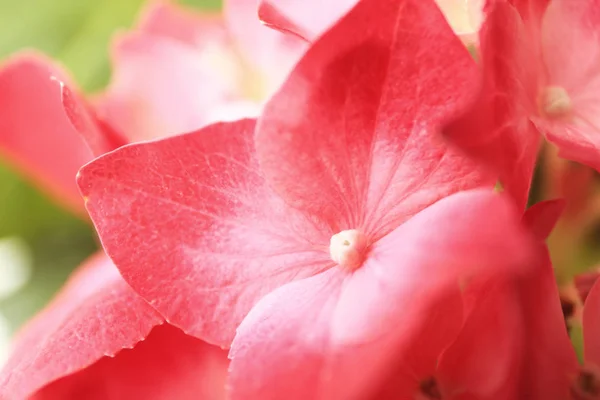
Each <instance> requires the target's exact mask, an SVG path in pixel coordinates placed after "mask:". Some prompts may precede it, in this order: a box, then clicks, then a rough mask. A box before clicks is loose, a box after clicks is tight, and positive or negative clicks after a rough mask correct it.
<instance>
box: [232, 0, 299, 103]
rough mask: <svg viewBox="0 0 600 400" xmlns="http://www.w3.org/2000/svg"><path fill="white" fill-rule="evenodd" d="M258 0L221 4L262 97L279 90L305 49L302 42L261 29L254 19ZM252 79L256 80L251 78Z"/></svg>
mask: <svg viewBox="0 0 600 400" xmlns="http://www.w3.org/2000/svg"><path fill="white" fill-rule="evenodd" d="M258 4H259V0H225V1H224V13H225V19H226V22H227V29H228V31H229V32H231V34H232V35H233V38H234V40H235V43H236V45H237V49H238V51H239V52H240V55H241V56H242V58H243V59H244V60H245V61H246V62H248V64H249V65H248V66H249V67H251V68H253V69H254V70H255V71H256V75H257V78H262V80H263V82H262V85H263V86H264V88H263V93H265V94H266V95H267V96H268V95H271V94H272V93H273V92H274V91H275V90H277V89H278V88H279V86H280V85H281V83H282V82H283V80H284V79H285V77H286V76H287V75H288V73H289V72H290V70H291V69H292V67H293V66H294V64H295V63H296V62H297V61H298V59H299V58H300V57H301V56H302V54H303V53H304V52H305V50H306V48H307V47H308V46H307V44H306V43H305V41H304V40H301V39H300V38H298V37H294V36H290V35H285V34H283V33H281V32H277V31H274V30H272V29H269V28H268V27H266V26H264V25H263V24H262V23H261V22H260V20H259V19H258ZM255 79H256V78H255Z"/></svg>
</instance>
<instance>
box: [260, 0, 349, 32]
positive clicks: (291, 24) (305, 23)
mask: <svg viewBox="0 0 600 400" xmlns="http://www.w3.org/2000/svg"><path fill="white" fill-rule="evenodd" d="M357 2H358V1H357V0H319V1H314V0H261V1H260V8H259V15H260V19H261V20H262V21H263V22H264V23H265V24H267V25H269V26H271V27H273V28H275V29H278V30H281V31H283V32H291V33H293V34H295V35H298V36H299V37H302V38H304V39H305V40H307V41H309V42H312V41H314V40H315V39H317V37H318V36H320V35H321V34H323V33H324V32H325V31H326V30H328V29H329V28H330V27H331V26H332V25H334V24H335V23H336V22H337V21H338V20H339V19H340V18H342V17H343V16H344V15H345V14H346V13H347V12H348V11H350V10H351V9H352V7H354V6H355V5H356V3H357Z"/></svg>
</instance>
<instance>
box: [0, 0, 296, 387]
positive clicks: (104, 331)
mask: <svg viewBox="0 0 600 400" xmlns="http://www.w3.org/2000/svg"><path fill="white" fill-rule="evenodd" d="M249 4H250V3H248V2H243V1H242V2H239V1H237V2H236V1H232V2H230V8H229V12H230V14H232V18H238V19H237V21H238V22H239V23H240V25H242V24H243V23H244V21H240V20H239V16H240V12H241V13H245V14H244V15H246V17H247V21H253V18H252V16H251V14H248V13H247V6H248V5H249ZM240 7H246V8H240ZM147 15H148V17H147V19H146V22H145V24H144V27H143V33H136V34H133V35H132V36H131V39H123V42H121V43H125V42H127V43H135V44H136V45H137V44H138V43H140V42H137V40H138V39H134V38H138V37H139V38H141V39H139V40H141V41H142V42H143V44H144V45H146V46H149V48H150V49H164V48H168V49H172V48H177V46H179V47H184V49H185V51H187V52H189V53H191V52H192V51H193V49H192V48H191V45H190V46H188V47H189V48H187V47H185V46H184V45H183V44H181V43H182V42H184V41H185V40H186V38H188V39H189V40H192V38H195V37H197V36H198V34H199V32H200V30H201V29H207V27H206V25H203V24H199V22H201V21H202V18H200V17H196V16H191V17H190V16H189V15H188V14H186V13H183V12H181V11H178V10H176V9H174V8H173V6H169V5H157V6H154V7H153V8H151V9H150V10H149V11H148V14H147ZM215 23H217V22H216V21H215ZM218 26H219V28H218V29H220V30H221V31H223V29H224V28H223V27H222V26H221V23H220V22H219V23H218ZM245 26H248V27H249V26H257V27H258V28H260V25H259V24H258V22H256V24H255V25H248V24H246V25H245ZM175 28H177V29H175ZM215 29H217V28H215ZM252 29H254V28H252ZM252 29H250V28H248V29H247V30H246V31H245V32H246V33H253V32H254V31H253V30H252ZM262 30H263V32H266V33H265V37H266V38H270V39H268V40H271V41H272V44H269V43H271V42H269V41H268V40H267V39H264V40H263V39H261V38H262V37H263V36H262V34H259V33H257V34H256V35H257V36H256V37H253V39H252V40H253V43H254V44H255V46H254V47H253V48H252V49H246V51H248V52H249V53H251V54H252V55H255V56H257V57H258V59H257V61H256V63H257V65H258V64H259V61H260V60H262V62H263V64H261V65H263V66H264V65H266V63H267V61H270V59H269V58H268V53H269V52H268V51H267V52H266V55H263V54H262V53H260V54H259V53H257V52H256V51H255V50H258V49H261V46H263V45H264V46H266V47H265V48H266V49H273V50H272V52H273V53H272V54H275V55H281V56H283V54H284V52H283V50H282V49H285V46H283V45H282V46H283V47H282V46H279V44H278V43H279V42H278V40H279V39H277V38H282V37H283V36H282V35H281V34H279V33H276V32H271V31H270V30H269V29H267V28H264V27H263V28H262ZM209 32H212V31H210V30H209ZM223 32H224V31H223ZM257 32H258V30H257ZM186 34H189V37H188V36H186ZM169 35H171V36H169ZM153 40H154V41H153ZM228 40H229V39H228ZM282 40H283V41H284V42H285V43H287V41H288V39H282ZM180 42H181V43H180ZM165 43H167V44H168V45H166V44H165ZM265 43H266V44H265ZM163 45H164V46H163ZM267 45H268V46H267ZM132 46H133V45H132ZM269 46H271V47H269ZM134 47H135V46H134ZM144 49H145V48H144ZM201 50H202V49H196V50H195V51H197V52H198V54H199V58H200V59H201V60H200V64H202V62H204V61H202V60H203V59H202V56H201V53H202V52H201ZM169 51H170V50H169ZM173 51H174V50H173ZM226 51H231V50H230V48H226ZM269 51H271V50H269ZM124 52H125V55H126V56H127V57H129V56H131V57H133V58H134V59H135V57H138V56H139V57H142V54H140V53H135V51H134V52H133V53H134V54H132V53H128V52H127V51H125V50H124ZM184 53H185V52H184ZM161 54H162V55H164V54H163V53H161ZM127 57H125V59H124V60H121V61H122V62H120V63H119V66H118V68H117V69H119V68H122V69H126V70H130V71H137V72H138V73H140V72H142V70H141V69H139V67H140V64H137V65H136V64H135V62H134V61H135V60H129V59H127ZM261 57H263V58H264V59H263V58H261ZM158 61H159V60H154V62H156V63H158ZM160 61H164V60H160ZM169 61H172V62H173V68H179V67H182V63H183V62H184V61H185V60H182V59H180V58H171V59H169ZM205 61H206V60H205ZM126 62H130V64H126ZM275 64H276V63H274V64H273V65H274V67H273V71H274V70H275ZM152 65H155V64H152ZM282 65H283V64H277V68H278V70H279V71H281V72H280V75H281V76H279V75H278V76H275V74H274V72H272V71H271V72H272V73H269V74H268V76H269V77H270V78H273V80H272V82H273V83H272V85H273V87H271V88H270V89H269V90H273V89H274V86H275V83H274V82H276V81H277V79H282V75H284V74H285V71H286V70H285V68H283V67H282ZM160 66H161V67H165V68H166V64H165V63H164V62H163V63H161V64H160ZM210 66H211V64H210V63H209V62H208V61H207V62H205V63H204V64H203V67H202V68H204V69H203V71H207V73H208V72H209V71H208V70H209V67H210ZM145 67H146V70H147V69H148V68H147V67H148V64H146V65H145ZM217 67H218V65H212V68H213V71H212V73H213V74H214V73H215V68H217ZM136 68H138V69H137V70H136ZM182 68H183V67H182ZM288 68H289V66H288ZM167 70H168V68H167ZM117 75H118V74H117ZM209 75H210V74H209ZM209 75H198V76H196V75H193V74H192V75H187V76H186V81H185V82H186V83H187V84H188V86H189V87H193V85H198V86H201V85H202V84H203V83H204V85H207V84H211V83H212V81H211V80H210V79H209V77H210V76H209ZM51 78H52V79H51ZM146 78H149V76H148V75H146ZM152 78H153V79H154V80H153V81H152V83H153V84H155V85H158V86H153V87H150V90H153V89H152V88H156V87H169V82H170V83H174V80H171V79H169V78H170V76H153V77H152ZM119 79H120V78H119V76H117V81H116V82H115V83H114V85H113V87H112V88H111V91H109V94H106V95H104V97H102V99H101V100H98V102H99V107H100V108H94V107H91V106H89V105H88V104H86V103H85V101H84V100H83V99H82V98H81V97H80V96H79V95H78V94H77V92H76V91H71V90H70V89H69V88H68V87H74V85H73V84H72V83H71V82H69V79H68V77H67V76H66V74H65V73H64V72H63V71H62V70H61V68H60V67H58V66H56V65H54V64H53V63H52V62H51V61H49V60H47V59H45V58H44V57H43V56H40V55H36V54H22V55H17V56H15V57H13V58H11V59H10V60H8V61H7V62H6V64H5V65H4V66H3V68H2V70H0V105H1V106H2V107H1V108H0V150H1V151H2V153H3V155H4V156H5V157H6V158H8V159H9V160H10V161H12V162H14V163H15V164H16V165H17V166H18V167H19V168H20V169H21V170H23V171H24V172H25V173H26V174H27V175H28V176H29V177H31V178H32V179H34V180H35V181H36V183H38V184H39V185H41V186H42V187H43V188H45V189H47V190H48V191H49V192H50V193H52V194H53V195H54V196H55V197H56V198H57V199H58V200H60V201H61V202H63V203H64V204H65V205H67V206H68V207H69V208H70V209H71V210H73V212H79V213H81V212H83V207H82V201H81V197H80V195H79V193H78V189H77V188H76V186H75V174H76V171H77V170H78V168H79V167H80V166H81V165H83V164H84V163H86V162H88V161H90V160H91V159H92V158H93V156H97V155H100V154H104V153H106V152H109V151H111V150H114V149H115V148H117V147H120V146H122V145H124V144H126V143H127V142H128V141H130V140H133V139H136V138H138V139H139V138H142V136H136V134H137V132H136V131H134V130H133V129H134V128H135V125H131V126H129V127H128V128H131V130H129V129H123V128H124V127H123V126H121V125H119V124H118V121H117V119H114V120H113V119H112V115H109V114H104V111H103V110H104V108H103V107H105V106H106V107H108V104H110V102H111V101H112V100H111V99H112V97H110V96H112V95H113V94H114V90H117V89H118V90H119V93H118V94H119V96H121V97H119V101H121V100H124V98H125V97H126V96H130V98H134V97H135V96H137V95H138V93H136V92H134V91H133V88H131V89H132V90H131V92H126V91H124V89H123V87H122V86H120V85H121V84H122V82H120V81H119ZM157 79H163V81H161V82H158V81H157ZM223 82H225V81H223ZM223 82H221V83H223ZM191 83H193V85H192V84H191ZM160 85H162V86H160ZM173 86H175V85H173ZM183 86H184V84H183V81H181V85H179V86H178V87H174V88H173V90H174V92H173V93H174V94H173V95H174V96H175V98H173V97H171V98H170V101H173V100H175V101H176V105H177V107H178V108H179V110H181V111H183V109H184V108H185V106H189V108H188V109H187V111H188V112H189V113H192V112H193V111H194V110H196V108H195V107H196V106H197V104H196V103H194V104H190V103H189V102H187V99H186V97H185V96H183V95H181V96H179V97H177V96H178V95H177V90H180V89H181V90H183ZM140 87H143V86H140ZM213 89H214V90H213ZM220 90H221V87H220V86H218V85H217V86H215V87H212V88H210V90H205V92H204V100H203V101H205V104H208V103H211V105H212V106H213V109H212V110H213V111H211V112H216V110H217V109H218V107H220V106H222V105H223V101H224V100H223V98H221V96H220V94H219V93H221V92H220ZM232 93H233V92H232ZM32 94H35V95H32ZM152 94H154V95H155V97H151V95H152ZM146 95H147V96H146V99H147V100H151V102H153V103H152V104H153V107H154V108H152V110H151V112H150V113H149V114H146V115H145V116H142V115H138V116H140V117H142V118H149V117H150V116H156V115H168V114H169V113H168V111H169V110H172V107H170V108H168V107H167V106H168V103H166V102H162V103H161V102H160V101H159V100H161V98H159V97H160V96H167V95H168V93H165V92H152V93H147V94H146ZM157 96H158V97H157ZM235 99H237V98H235V97H233V95H232V97H231V99H230V98H229V97H227V101H233V100H235ZM162 106H164V108H161V107H162ZM121 107H122V108H120V111H121V112H123V111H126V114H127V113H130V114H132V115H134V114H135V115H137V114H136V110H137V109H136V108H135V107H133V105H131V107H133V108H130V109H127V110H126V109H124V108H123V107H125V105H121ZM65 110H66V114H65ZM198 114H201V113H198ZM179 115H181V114H179ZM99 116H100V117H99ZM104 117H106V118H107V119H106V120H105V119H103V118H104ZM153 121H156V120H153ZM107 122H110V123H111V124H112V123H116V124H115V125H116V126H117V127H118V128H119V132H116V130H114V129H113V127H112V126H111V125H109V124H108V123H107ZM196 122H198V124H200V125H202V124H203V123H205V122H206V121H205V120H201V119H200V120H198V121H196ZM168 123H169V121H165V123H164V124H162V122H161V124H162V125H161V124H159V125H157V127H158V126H161V127H162V126H167V125H168ZM200 125H198V126H200ZM194 126H196V125H194ZM171 128H172V129H175V128H174V127H173V126H170V125H169V129H171ZM156 132H157V131H152V132H145V133H147V135H149V136H145V137H150V136H152V135H154V134H155V133H156ZM167 133H175V131H174V130H170V131H168V130H164V131H162V134H167ZM89 264H90V265H91V266H90V267H86V266H83V267H81V268H80V272H79V273H78V275H76V277H74V278H73V280H72V282H71V284H70V285H69V286H68V287H67V288H66V289H65V291H64V292H63V293H62V294H61V295H60V297H59V298H58V299H57V300H56V301H55V302H54V303H53V304H52V305H50V306H49V307H48V308H47V309H45V310H44V311H42V313H40V315H39V316H38V317H37V318H36V320H35V321H34V322H32V323H31V324H29V325H28V326H27V327H25V328H24V329H23V331H22V332H21V333H20V334H19V336H18V338H17V340H16V343H15V351H14V352H13V354H12V356H11V358H10V359H9V361H8V365H7V366H6V368H5V369H4V370H3V371H2V372H1V373H0V398H7V399H13V398H15V397H16V398H23V397H28V396H30V395H33V394H34V393H36V392H37V391H38V390H41V391H40V392H39V393H38V394H37V395H36V396H40V397H41V398H44V399H46V398H64V397H65V396H67V395H66V393H69V395H71V396H75V397H86V398H91V397H90V396H92V393H93V394H94V395H97V396H99V398H106V396H112V397H118V398H121V397H130V396H132V395H133V394H132V393H136V396H138V395H143V397H144V398H168V397H169V396H175V397H177V398H178V399H179V398H181V399H185V398H193V399H195V398H197V397H198V396H205V398H208V399H212V398H221V397H222V395H223V393H222V392H223V388H224V386H223V380H224V376H225V370H226V367H227V360H226V358H225V354H224V352H222V351H221V350H218V349H216V348H214V347H212V346H209V345H207V344H206V343H203V342H202V341H199V340H197V339H194V338H192V337H189V336H186V335H185V334H184V333H183V332H181V331H179V330H178V329H176V328H174V327H173V326H170V325H167V324H166V323H165V321H164V318H163V317H161V316H160V315H159V314H158V313H157V312H156V311H154V310H153V309H152V308H151V307H150V306H148V305H147V304H146V303H145V302H144V301H143V300H141V299H140V298H139V297H138V296H137V295H136V294H135V293H134V292H133V291H132V290H131V289H130V288H129V286H128V285H127V284H126V283H125V282H124V281H123V280H122V279H121V278H120V276H119V275H118V273H117V270H116V269H115V267H114V265H113V264H112V262H110V261H109V260H108V258H107V257H106V256H105V255H104V254H102V253H101V254H98V255H96V256H94V257H93V259H91V260H90V261H89ZM83 290H85V292H82V291H83ZM123 304H127V307H124V306H123ZM145 338H147V339H146V341H144V342H143V343H138V342H140V341H141V340H143V339H145ZM165 346H167V347H165ZM131 348H133V349H132V350H122V349H131ZM167 349H168V354H166V353H165V352H166V351H167ZM50 354H52V355H53V357H57V359H59V361H56V360H55V359H54V358H53V359H52V361H49V359H48V355H50ZM108 357H114V358H108ZM164 365H169V366H170V370H169V373H168V374H161V375H158V374H157V373H158V372H159V370H158V369H160V368H163V367H164ZM134 367H135V368H134ZM55 381H56V382H55ZM53 382H54V383H53ZM105 385H109V386H105ZM142 389H143V390H146V391H147V393H144V392H141V390H142ZM103 390H105V391H106V392H103ZM167 392H168V393H167ZM152 396H154V397H152Z"/></svg>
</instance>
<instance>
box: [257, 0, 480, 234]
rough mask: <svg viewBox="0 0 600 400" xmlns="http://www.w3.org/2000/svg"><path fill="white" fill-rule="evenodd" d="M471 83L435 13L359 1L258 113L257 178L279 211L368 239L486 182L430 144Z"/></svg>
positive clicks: (418, 4) (411, 2)
mask: <svg viewBox="0 0 600 400" xmlns="http://www.w3.org/2000/svg"><path fill="white" fill-rule="evenodd" d="M398 26H401V27H402V29H398V28H397V27H398ZM441 66H443V67H441ZM473 73H475V64H474V63H473V61H472V59H471V58H470V56H469V55H468V53H467V51H466V50H465V49H464V47H463V46H462V44H461V43H460V41H459V40H458V39H457V38H456V36H455V35H454V34H453V33H452V31H451V30H450V28H449V27H448V26H447V24H446V23H445V22H444V19H443V16H442V14H441V13H440V11H439V10H438V9H437V7H436V5H435V4H434V3H433V2H431V1H416V0H407V1H397V0H389V1H388V0H386V1H369V0H367V1H364V2H361V3H360V4H359V5H358V6H357V7H356V8H354V9H353V10H352V11H351V12H350V13H349V14H348V15H347V16H346V17H345V18H344V19H342V20H341V21H340V23H339V24H338V25H336V26H335V28H333V29H332V30H330V31H329V32H327V33H326V34H325V35H323V36H322V37H321V38H320V39H319V40H318V41H317V42H315V43H314V45H313V46H312V47H311V48H310V49H309V51H308V52H307V53H306V55H305V57H304V58H303V59H302V60H301V61H300V62H299V64H298V65H297V67H296V69H295V70H294V71H293V72H292V74H291V75H290V77H289V79H288V80H287V82H286V83H285V84H284V85H283V87H282V89H281V90H280V91H279V92H278V93H277V94H276V95H275V96H274V97H273V98H272V99H271V101H269V103H268V104H267V105H266V106H265V107H266V108H265V110H264V113H263V115H262V117H261V119H260V120H259V124H258V127H257V133H256V148H257V152H258V157H259V162H260V164H261V168H262V170H263V171H264V173H265V176H266V177H267V179H268V181H269V183H270V184H271V185H272V187H273V188H274V190H275V191H276V192H277V193H278V194H279V195H281V196H282V197H283V198H284V199H285V201H286V202H287V203H289V204H291V205H292V206H294V207H297V208H300V209H303V210H306V211H308V212H310V213H312V214H314V215H316V216H318V217H319V218H320V219H322V220H326V221H335V223H337V224H339V230H343V229H356V228H360V229H363V231H364V232H366V233H367V234H369V235H371V236H372V237H374V238H375V239H377V238H379V237H381V236H383V235H384V234H385V233H387V232H389V231H390V230H392V229H394V228H395V227H396V226H398V225H399V224H400V223H402V222H403V221H405V220H406V219H407V218H409V217H410V216H412V215H413V214H415V213H417V212H418V211H420V210H422V209H423V208H425V207H427V206H428V205H429V204H431V203H433V202H435V201H437V200H438V199H440V198H442V197H444V196H447V195H449V194H451V193H454V192H456V191H458V190H462V189H466V188H472V187H476V186H478V185H482V184H483V183H489V181H486V180H485V179H484V178H483V177H482V175H481V173H480V171H479V170H478V168H477V167H476V166H475V165H473V164H472V163H471V162H470V161H468V160H465V159H464V158H463V157H461V156H459V155H458V154H457V153H456V152H455V151H454V150H451V149H449V148H448V147H446V146H445V145H444V144H443V143H442V142H441V141H440V140H438V137H437V128H438V127H439V124H440V123H441V121H443V120H444V119H446V118H448V117H449V116H450V115H452V114H453V113H456V112H457V111H458V110H459V109H460V107H461V106H462V105H464V103H465V102H466V100H467V97H468V96H469V90H472V89H474V88H473V87H472V85H471V83H472V79H471V78H470V75H472V74H473Z"/></svg>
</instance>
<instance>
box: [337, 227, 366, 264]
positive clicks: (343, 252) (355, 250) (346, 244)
mask: <svg viewBox="0 0 600 400" xmlns="http://www.w3.org/2000/svg"><path fill="white" fill-rule="evenodd" d="M366 250H367V238H366V237H365V235H363V234H362V233H361V232H360V231H357V230H356V229H349V230H347V231H341V232H340V233H336V234H335V235H333V236H332V237H331V241H330V243H329V253H330V254H331V259H332V260H333V261H335V262H336V263H338V264H339V265H340V267H342V268H343V269H346V270H350V271H354V270H355V269H357V268H358V267H360V266H361V265H362V263H363V261H364V258H365V253H366Z"/></svg>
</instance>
